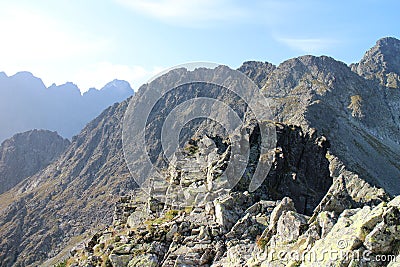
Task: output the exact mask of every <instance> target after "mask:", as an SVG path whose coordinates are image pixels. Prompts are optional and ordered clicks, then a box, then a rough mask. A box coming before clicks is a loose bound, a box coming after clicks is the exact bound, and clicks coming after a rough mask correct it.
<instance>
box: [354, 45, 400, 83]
mask: <svg viewBox="0 0 400 267" xmlns="http://www.w3.org/2000/svg"><path fill="white" fill-rule="evenodd" d="M351 67H352V70H353V71H355V72H357V73H358V74H359V75H361V76H363V77H365V78H367V79H370V80H376V81H377V82H379V83H380V84H381V85H383V86H386V87H391V88H399V87H400V83H399V82H400V40H398V39H396V38H393V37H385V38H382V39H379V40H378V41H377V42H376V44H375V46H373V47H372V48H371V49H369V50H368V51H367V52H366V53H365V55H364V57H363V59H362V60H361V61H360V62H359V63H357V64H353V65H352V66H351Z"/></svg>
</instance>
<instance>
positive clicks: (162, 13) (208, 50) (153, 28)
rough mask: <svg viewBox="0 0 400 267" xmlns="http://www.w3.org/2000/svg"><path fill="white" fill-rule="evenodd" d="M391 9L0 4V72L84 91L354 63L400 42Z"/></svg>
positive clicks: (278, 2) (368, 1)
mask: <svg viewBox="0 0 400 267" xmlns="http://www.w3.org/2000/svg"><path fill="white" fill-rule="evenodd" d="M399 9H400V1H397V0H362V1H359V0H346V1H342V0H335V1H331V0H326V1H322V0H321V1H317V0H305V1H300V0H298V1H296V0H247V1H242V0H231V1H229V0H35V1H31V0H12V1H11V0H0V36H1V37H0V71H4V72H5V73H6V74H7V75H9V76H10V75H13V74H15V73H16V72H18V71H29V72H32V73H33V74H34V75H35V76H37V77H40V78H41V79H42V80H43V82H44V83H45V84H46V85H47V86H50V85H51V84H53V83H55V84H57V85H60V84H63V83H65V82H68V81H69V82H73V83H75V84H77V85H78V87H79V88H80V89H81V90H82V91H86V90H88V89H89V88H91V87H95V88H98V89H99V88H101V87H103V86H104V85H105V84H106V83H107V82H109V81H111V80H113V79H121V80H126V81H128V82H130V83H131V86H132V88H134V89H137V88H138V87H139V86H140V85H141V84H143V83H144V82H146V81H148V80H149V79H150V78H151V77H152V76H154V75H156V74H157V73H158V72H160V71H161V70H163V69H165V68H170V67H172V66H175V65H179V64H182V63H187V62H194V61H201V62H216V63H219V64H224V65H228V66H230V67H231V68H238V67H239V66H240V65H241V64H242V63H243V62H244V61H248V60H257V61H268V62H271V63H273V64H275V65H278V64H279V63H281V62H283V61H284V60H287V59H289V58H293V57H297V56H301V55H305V54H312V55H317V56H318V55H327V56H332V57H334V58H335V59H337V60H340V61H343V62H345V63H352V62H357V61H359V60H360V59H361V58H362V56H363V54H364V53H365V51H366V50H368V49H369V48H370V47H372V46H373V45H374V44H375V42H376V41H377V40H378V39H379V38H382V37H386V36H392V37H396V38H400V32H399V31H400V27H399V26H398V25H400V16H398V11H399Z"/></svg>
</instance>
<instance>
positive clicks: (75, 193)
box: [0, 101, 135, 266]
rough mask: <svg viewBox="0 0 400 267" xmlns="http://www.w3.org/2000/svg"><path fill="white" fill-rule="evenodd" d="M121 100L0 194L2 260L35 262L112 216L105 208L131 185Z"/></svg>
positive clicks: (24, 263)
mask: <svg viewBox="0 0 400 267" xmlns="http://www.w3.org/2000/svg"><path fill="white" fill-rule="evenodd" d="M126 105H127V102H126V101H125V102H123V103H121V104H119V105H117V104H116V105H114V106H112V107H110V108H108V109H107V110H105V111H104V112H103V113H102V114H101V115H100V116H99V117H97V118H96V119H95V120H93V121H92V122H91V123H89V124H88V125H87V126H86V127H85V128H84V130H83V131H82V132H81V134H80V135H78V136H76V137H75V138H74V140H73V142H72V144H71V145H70V146H69V148H68V149H67V151H66V152H65V153H63V155H62V156H61V157H60V158H58V160H57V161H56V162H54V163H52V164H51V165H49V166H48V167H47V168H46V169H44V170H42V171H40V172H39V173H37V174H36V175H34V176H32V177H30V178H29V179H27V180H25V181H23V182H22V183H20V184H19V185H18V186H16V187H14V188H13V189H11V190H10V191H8V192H6V193H4V194H2V195H0V199H1V201H0V203H1V204H0V211H1V214H0V217H1V220H0V229H1V231H0V235H1V238H0V239H1V241H0V242H1V243H0V261H1V262H2V264H3V266H10V265H11V264H12V263H14V262H15V266H27V265H29V264H32V265H33V266H36V265H37V264H38V263H35V262H41V261H43V260H44V259H46V258H48V257H52V256H54V255H55V253H58V252H59V250H60V249H61V248H62V247H63V245H62V244H66V243H67V242H68V241H70V239H71V238H73V237H76V236H80V235H81V234H83V233H84V232H85V231H86V230H87V229H92V228H97V227H102V226H104V225H107V224H109V223H110V222H111V220H112V219H111V218H110V217H108V216H105V214H107V211H109V212H112V210H113V203H114V202H115V200H116V198H117V197H118V195H119V194H122V195H123V194H126V193H127V192H129V191H130V190H131V189H133V188H134V187H135V183H134V182H133V181H132V180H131V179H130V174H129V171H128V169H127V168H126V165H125V162H124V157H123V152H122V142H121V123H120V122H121V120H122V118H123V115H124V111H125V108H126ZM75 240H76V238H75ZM75 242H76V241H75Z"/></svg>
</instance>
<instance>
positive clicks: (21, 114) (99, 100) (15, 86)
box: [0, 72, 134, 142]
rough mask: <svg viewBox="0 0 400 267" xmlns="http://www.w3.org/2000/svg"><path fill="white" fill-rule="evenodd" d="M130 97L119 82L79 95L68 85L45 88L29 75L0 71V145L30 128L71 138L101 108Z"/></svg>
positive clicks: (28, 73)
mask: <svg viewBox="0 0 400 267" xmlns="http://www.w3.org/2000/svg"><path fill="white" fill-rule="evenodd" d="M133 94H134V91H133V89H132V88H131V86H130V84H129V83H128V82H126V81H122V80H114V81H111V82H109V83H108V84H106V85H105V86H104V87H103V88H102V89H100V90H97V89H94V88H91V89H89V91H87V92H85V93H84V94H81V92H80V90H79V88H78V87H77V86H76V85H75V84H73V83H71V82H67V83H65V84H62V85H55V84H53V85H51V86H49V87H46V86H45V85H44V83H43V82H42V80H41V79H40V78H37V77H35V76H34V75H32V73H30V72H18V73H16V74H15V75H12V76H7V75H6V74H5V73H4V72H0V129H1V130H0V142H1V141H3V140H5V139H6V138H10V137H11V136H12V135H14V134H16V133H20V132H25V131H28V130H31V129H47V130H51V131H57V132H58V133H59V134H60V135H61V136H63V137H66V138H71V137H72V136H74V135H76V134H78V133H79V132H80V130H82V129H83V127H84V126H85V125H86V124H87V123H88V122H89V121H90V120H92V119H94V118H95V117H96V116H98V115H99V114H100V113H101V112H102V111H103V110H104V109H105V108H107V107H108V106H110V105H112V104H114V103H116V102H121V101H123V100H124V99H126V98H128V97H129V96H131V95H133Z"/></svg>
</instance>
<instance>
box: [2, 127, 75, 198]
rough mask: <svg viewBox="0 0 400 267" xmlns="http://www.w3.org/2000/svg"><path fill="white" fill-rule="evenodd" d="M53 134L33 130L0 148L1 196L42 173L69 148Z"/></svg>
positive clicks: (64, 141)
mask: <svg viewBox="0 0 400 267" xmlns="http://www.w3.org/2000/svg"><path fill="white" fill-rule="evenodd" d="M69 144H70V143H69V141H68V140H67V139H64V138H62V137H61V136H59V135H58V134H57V133H56V132H51V131H46V130H32V131H28V132H25V133H19V134H16V135H14V136H13V137H11V138H10V139H7V140H5V141H4V142H3V143H2V144H1V146H0V193H3V192H5V191H7V190H8V189H10V188H11V187H13V186H14V185H16V184H18V183H19V182H21V181H22V180H23V179H25V178H27V177H28V176H31V175H33V174H35V173H36V172H38V171H39V170H41V169H43V168H44V167H46V166H47V165H49V164H50V163H51V162H53V161H54V160H55V159H56V158H57V157H58V156H59V155H60V154H61V153H62V152H64V151H65V150H66V148H67V147H68V146H69Z"/></svg>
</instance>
